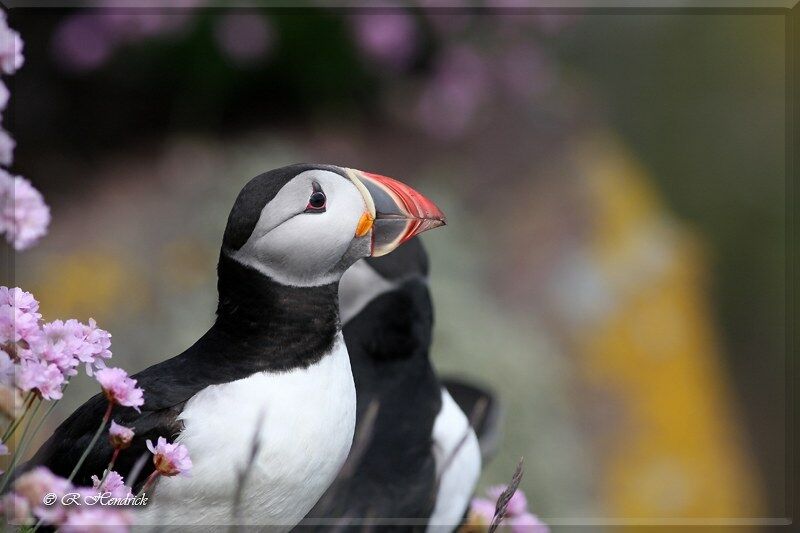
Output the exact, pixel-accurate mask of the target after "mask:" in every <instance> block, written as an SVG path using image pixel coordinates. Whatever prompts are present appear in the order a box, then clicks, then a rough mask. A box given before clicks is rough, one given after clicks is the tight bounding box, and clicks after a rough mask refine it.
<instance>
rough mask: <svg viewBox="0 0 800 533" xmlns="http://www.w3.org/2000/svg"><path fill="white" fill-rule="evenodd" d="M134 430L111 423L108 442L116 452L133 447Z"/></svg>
mask: <svg viewBox="0 0 800 533" xmlns="http://www.w3.org/2000/svg"><path fill="white" fill-rule="evenodd" d="M133 435H134V433H133V430H132V429H131V428H128V427H125V426H121V425H119V424H117V423H116V422H114V421H113V420H112V421H111V427H110V428H109V429H108V440H109V441H110V442H111V446H113V447H114V449H116V450H124V449H125V448H127V447H129V446H130V445H131V441H133Z"/></svg>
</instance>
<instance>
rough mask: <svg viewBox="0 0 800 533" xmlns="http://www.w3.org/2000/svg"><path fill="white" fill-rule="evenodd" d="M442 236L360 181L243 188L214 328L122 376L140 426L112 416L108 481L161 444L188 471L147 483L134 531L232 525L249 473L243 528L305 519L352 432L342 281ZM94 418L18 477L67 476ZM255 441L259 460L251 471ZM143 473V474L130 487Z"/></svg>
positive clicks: (365, 177) (52, 443)
mask: <svg viewBox="0 0 800 533" xmlns="http://www.w3.org/2000/svg"><path fill="white" fill-rule="evenodd" d="M442 224H444V216H443V215H442V213H441V211H439V209H438V208H437V207H436V206H435V205H434V204H433V203H432V202H430V201H429V200H427V199H426V198H424V197H423V196H422V195H420V194H419V193H417V192H416V191H414V190H413V189H411V188H409V187H407V186H406V185H404V184H402V183H400V182H397V181H394V180H392V179H390V178H386V177H383V176H379V175H375V174H369V173H366V172H361V171H357V170H352V169H347V168H341V167H336V166H330V165H312V164H301V165H293V166H288V167H284V168H280V169H277V170H273V171H270V172H267V173H264V174H261V175H260V176H257V177H255V178H253V179H252V180H251V181H250V182H249V183H247V184H246V185H245V186H244V188H243V189H242V191H241V193H240V194H239V196H238V198H237V199H236V202H235V204H234V206H233V209H232V210H231V213H230V216H229V218H228V223H227V227H226V229H225V234H224V237H223V241H222V248H221V252H220V259H219V266H218V291H219V305H218V308H217V318H216V321H215V323H214V325H213V326H212V327H211V329H210V330H209V331H208V332H207V333H206V334H205V335H203V336H202V337H201V338H200V339H199V340H198V341H197V342H196V343H195V344H194V345H193V346H191V347H190V348H189V349H187V350H186V351H185V352H183V353H182V354H180V355H178V356H176V357H173V358H171V359H168V360H166V361H164V362H162V363H159V364H157V365H155V366H152V367H150V368H148V369H146V370H144V371H143V372H140V373H139V374H137V375H135V376H133V377H134V378H135V379H137V380H138V384H139V386H140V387H141V388H142V389H144V394H145V403H144V406H143V407H142V408H141V413H137V412H136V411H135V410H133V409H130V408H119V407H115V409H114V411H113V416H112V419H113V420H115V421H116V422H117V423H120V424H123V425H126V426H130V427H133V428H134V430H135V432H136V438H135V440H134V443H133V446H132V447H131V448H130V449H128V450H125V451H124V452H123V453H122V454H120V456H119V459H118V460H117V463H116V468H115V470H117V471H118V472H119V473H121V474H123V475H125V474H126V473H128V472H129V471H130V470H131V468H132V467H133V465H134V463H135V462H136V460H137V459H138V458H139V457H140V456H142V455H143V454H145V453H146V448H145V440H146V439H152V440H154V441H155V439H156V438H157V437H159V436H164V437H166V438H167V439H168V440H173V439H175V440H177V441H178V442H181V443H183V444H185V445H186V446H187V447H188V449H189V452H190V454H191V458H192V462H193V464H194V466H193V469H192V472H191V477H187V478H184V477H170V478H160V480H159V481H158V482H157V484H156V485H155V487H154V490H153V494H152V499H151V502H152V503H151V504H150V505H148V507H147V508H146V510H145V511H144V512H143V513H142V516H140V519H141V520H142V521H143V522H144V523H150V524H161V525H189V524H204V525H209V524H217V525H221V524H229V523H231V521H232V514H231V513H232V507H233V506H232V502H233V496H234V492H235V491H236V488H237V474H238V472H239V471H240V470H241V469H243V468H245V467H248V466H249V469H250V471H249V475H248V477H247V483H246V486H244V488H243V496H242V498H241V511H240V513H239V514H238V516H240V517H241V519H242V522H243V523H247V524H260V525H276V526H279V527H278V528H277V529H281V527H280V526H283V528H289V527H291V526H293V525H295V524H296V523H297V522H298V521H299V520H300V519H301V518H303V516H304V515H305V514H306V513H307V512H308V511H309V509H311V508H312V507H313V505H314V504H315V503H316V502H317V500H318V499H319V498H320V496H321V495H322V494H323V493H324V491H325V490H326V489H327V488H328V486H329V484H330V483H331V482H332V481H333V480H334V478H335V477H336V475H337V473H338V472H339V470H340V468H341V466H342V464H343V463H344V461H345V459H346V457H347V455H348V452H349V450H350V446H351V443H352V438H353V430H354V426H355V420H356V395H355V388H354V383H353V375H352V372H351V367H350V359H349V357H348V353H347V348H346V345H345V343H344V341H343V338H342V333H341V326H340V320H339V307H338V282H339V279H340V277H341V276H342V274H343V273H344V272H345V270H347V268H348V267H349V266H350V265H352V264H353V263H354V262H355V261H357V260H358V259H360V258H362V257H366V256H370V255H372V256H379V255H383V254H386V253H388V252H390V251H392V250H393V249H394V248H396V247H397V246H399V245H400V244H401V243H403V242H404V241H406V240H408V239H409V238H411V237H413V236H414V235H416V234H417V233H420V232H421V231H424V230H426V229H430V228H434V227H437V226H440V225H442ZM104 410H105V399H104V398H103V397H102V396H101V395H97V396H95V397H93V398H91V399H90V400H89V401H88V402H86V403H85V404H84V405H83V406H82V407H80V408H79V409H78V410H77V411H75V413H73V414H72V415H71V416H70V417H69V418H68V419H67V420H66V421H65V422H64V423H63V424H61V426H59V427H58V429H56V431H55V433H54V434H53V436H52V437H51V438H50V439H49V440H48V441H47V442H46V443H45V444H44V446H43V447H42V448H41V449H40V450H39V452H38V453H37V454H36V456H35V457H34V459H33V460H32V461H31V464H32V465H38V464H41V465H46V466H48V467H50V469H51V470H52V471H54V472H55V473H57V474H59V475H62V476H67V475H68V474H69V473H70V470H71V469H72V468H73V466H74V465H75V462H76V460H77V458H78V457H79V456H80V454H81V451H82V450H83V449H85V447H86V445H87V443H88V442H89V440H90V438H91V435H92V434H93V433H94V431H95V430H96V428H97V425H98V422H99V421H100V419H101V417H102V414H103V412H104ZM256 432H259V433H258V435H257V438H258V439H259V440H260V451H259V453H258V455H257V456H256V457H255V459H254V460H253V461H252V462H250V461H249V455H250V449H251V444H252V443H253V441H254V438H256ZM111 453H112V450H111V447H110V445H109V444H108V443H107V442H106V440H105V439H101V441H100V442H99V443H98V445H97V446H96V447H95V448H94V449H93V450H92V453H91V454H90V456H89V458H88V460H87V461H86V463H85V464H84V465H83V468H82V469H81V470H80V472H79V473H78V476H77V478H76V480H75V481H76V483H78V484H81V485H91V480H90V476H91V475H93V474H95V475H98V476H99V475H102V472H103V469H104V468H105V466H106V464H107V463H108V461H109V458H110V457H111ZM152 470H153V465H152V463H151V462H150V461H148V462H147V463H146V466H145V470H144V471H143V472H142V473H141V474H140V475H139V478H138V479H139V480H143V479H144V478H146V477H147V475H148V474H149V473H150V472H151V471H152ZM140 483H141V481H140Z"/></svg>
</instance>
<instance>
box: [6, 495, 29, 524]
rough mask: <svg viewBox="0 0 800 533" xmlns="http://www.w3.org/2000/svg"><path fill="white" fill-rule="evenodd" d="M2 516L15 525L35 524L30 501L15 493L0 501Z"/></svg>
mask: <svg viewBox="0 0 800 533" xmlns="http://www.w3.org/2000/svg"><path fill="white" fill-rule="evenodd" d="M0 515H2V516H4V517H5V519H6V520H7V521H8V523H9V524H13V525H26V524H27V525H32V524H33V523H34V521H33V516H32V515H31V506H30V504H29V503H28V500H26V499H25V498H23V497H22V496H20V495H19V494H17V493H15V492H10V493H8V494H6V495H5V496H4V497H3V499H2V500H0Z"/></svg>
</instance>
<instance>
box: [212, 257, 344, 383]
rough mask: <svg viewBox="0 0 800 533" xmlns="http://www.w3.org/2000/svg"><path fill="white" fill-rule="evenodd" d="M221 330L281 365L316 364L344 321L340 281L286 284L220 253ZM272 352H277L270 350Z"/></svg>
mask: <svg viewBox="0 0 800 533" xmlns="http://www.w3.org/2000/svg"><path fill="white" fill-rule="evenodd" d="M217 275H218V282H217V288H218V292H219V304H218V306H217V321H216V323H215V325H214V328H215V329H216V330H217V333H218V334H220V335H222V336H225V337H230V338H236V339H239V340H240V341H241V340H246V341H247V342H245V343H244V346H245V347H246V349H249V350H250V351H252V352H253V353H252V354H250V353H242V354H241V356H243V357H247V356H253V357H256V358H259V359H263V358H264V357H265V356H266V357H269V358H270V359H271V360H272V362H273V363H274V365H270V366H274V367H276V368H290V367H294V366H307V365H309V364H313V363H315V362H316V361H318V360H319V359H321V358H322V356H323V355H324V354H325V353H327V352H328V351H330V349H331V347H332V345H333V342H334V340H335V338H336V335H337V333H338V332H339V330H340V329H341V326H340V324H339V302H338V283H329V284H327V285H320V286H316V287H292V286H287V285H282V284H280V283H278V282H276V281H275V280H273V279H272V278H270V277H268V276H265V275H264V274H262V273H260V272H258V271H256V270H255V269H253V268H251V267H248V266H246V265H243V264H241V263H239V262H238V261H236V260H234V259H231V258H230V257H228V256H227V254H225V253H224V252H223V253H222V254H220V260H219V265H218V267H217ZM265 352H272V353H269V354H268V353H265Z"/></svg>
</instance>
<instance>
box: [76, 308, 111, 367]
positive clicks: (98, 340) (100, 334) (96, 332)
mask: <svg viewBox="0 0 800 533" xmlns="http://www.w3.org/2000/svg"><path fill="white" fill-rule="evenodd" d="M78 336H79V337H80V338H81V341H82V342H81V343H80V345H79V346H78V349H77V350H76V351H75V356H76V357H77V358H78V360H79V361H80V362H82V363H86V373H87V374H89V375H90V376H91V375H92V373H93V370H98V369H101V368H105V366H106V365H105V361H104V359H111V350H109V348H110V347H111V334H110V333H109V332H107V331H105V330H103V329H100V328H98V327H97V322H95V320H94V319H93V318H90V319H89V325H88V326H87V325H86V324H80V332H79V333H78Z"/></svg>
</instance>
